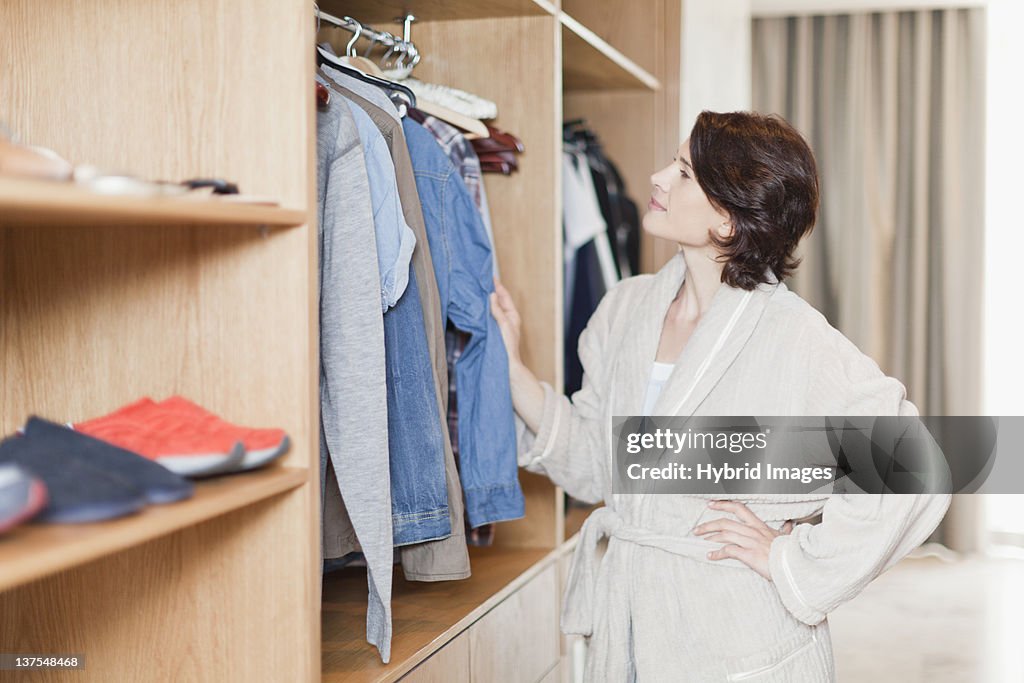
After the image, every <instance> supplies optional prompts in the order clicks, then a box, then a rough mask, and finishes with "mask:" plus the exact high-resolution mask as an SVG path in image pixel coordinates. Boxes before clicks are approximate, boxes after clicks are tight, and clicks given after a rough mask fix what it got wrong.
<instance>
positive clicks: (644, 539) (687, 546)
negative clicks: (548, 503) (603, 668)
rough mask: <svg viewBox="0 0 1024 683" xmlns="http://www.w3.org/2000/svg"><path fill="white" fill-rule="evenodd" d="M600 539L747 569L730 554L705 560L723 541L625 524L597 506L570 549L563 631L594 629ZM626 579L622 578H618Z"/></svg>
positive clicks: (586, 632) (585, 633)
mask: <svg viewBox="0 0 1024 683" xmlns="http://www.w3.org/2000/svg"><path fill="white" fill-rule="evenodd" d="M602 538H616V539H619V540H622V541H629V542H630V543H636V544H637V545H643V546H647V547H649V548H658V549H659V550H664V551H666V552H670V553H673V554H675V555H682V556H684V557H691V558H693V559H695V560H701V561H704V562H713V563H715V564H720V565H726V566H730V567H743V568H746V569H749V567H748V566H747V565H746V564H744V563H743V562H740V561H739V560H736V559H733V558H731V557H729V558H724V559H721V560H710V559H708V556H707V553H708V551H709V550H717V549H718V548H721V547H723V546H724V545H726V544H724V543H718V542H715V541H709V540H706V539H703V538H700V537H698V536H672V535H668V534H661V533H656V532H654V531H651V530H650V529H645V528H643V527H637V526H629V525H627V524H626V523H625V521H623V519H622V517H620V516H619V514H618V512H616V511H615V510H614V509H612V508H609V507H600V508H598V509H596V510H594V511H593V512H592V513H590V516H589V517H588V518H587V520H586V521H585V522H584V523H583V528H582V529H581V530H580V538H579V541H578V542H577V544H576V549H575V550H574V551H573V555H572V564H571V565H570V566H569V577H568V581H567V582H566V590H565V600H564V603H563V605H562V619H561V625H562V631H564V632H565V633H575V634H579V635H583V636H589V635H591V634H592V633H593V631H594V600H595V598H596V595H595V591H596V588H597V573H598V569H599V567H600V564H601V560H599V559H598V556H597V544H598V542H600V540H601V539H602ZM602 559H603V558H602ZM627 578H628V577H623V578H622V579H621V580H627Z"/></svg>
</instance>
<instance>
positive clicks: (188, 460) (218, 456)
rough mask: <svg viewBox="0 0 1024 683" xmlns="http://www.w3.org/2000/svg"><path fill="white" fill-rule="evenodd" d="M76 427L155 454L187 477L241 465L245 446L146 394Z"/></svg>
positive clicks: (148, 455) (149, 455)
mask: <svg viewBox="0 0 1024 683" xmlns="http://www.w3.org/2000/svg"><path fill="white" fill-rule="evenodd" d="M72 427H73V428H74V429H75V430H76V431H79V432H82V433H83V434H88V435H89V436H92V437H95V438H97V439H102V440H103V441H106V442H108V443H111V444H114V445H115V446H118V447H120V448H124V449H126V450H129V451H133V452H135V453H138V454H139V455H141V456H143V457H145V458H149V459H150V460H155V461H156V462H158V463H160V464H161V465H163V466H164V467H166V468H167V469H169V470H171V471H172V472H174V473H175V474H179V475H181V476H183V477H193V478H197V477H206V476H212V475H215V474H223V473H225V472H233V471H236V470H237V467H238V465H239V464H240V463H241V462H242V459H243V458H244V457H245V447H244V446H243V445H242V443H241V441H240V440H239V439H233V438H231V435H228V434H223V433H222V434H206V433H203V432H201V431H199V430H198V429H196V427H195V425H194V424H193V423H192V421H191V420H189V419H187V418H186V417H185V416H183V415H180V414H176V413H172V412H169V411H166V410H163V409H161V407H160V405H159V404H157V403H155V402H154V401H153V400H152V399H149V398H143V399H141V400H139V401H136V402H134V403H130V404H128V405H126V406H124V407H122V408H119V409H118V410H116V411H114V412H113V413H110V414H109V415H104V416H103V417H98V418H94V419H92V420H86V421H84V422H76V423H75V424H73V425H72Z"/></svg>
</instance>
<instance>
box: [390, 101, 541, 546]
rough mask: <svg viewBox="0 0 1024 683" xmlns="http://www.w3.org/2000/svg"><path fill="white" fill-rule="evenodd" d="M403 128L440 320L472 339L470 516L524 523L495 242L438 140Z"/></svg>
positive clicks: (460, 378) (464, 469) (466, 354)
mask: <svg viewBox="0 0 1024 683" xmlns="http://www.w3.org/2000/svg"><path fill="white" fill-rule="evenodd" d="M402 127H403V129H404V131H405V138H406V142H407V144H408V146H409V155H410V156H411V157H412V164H413V171H414V172H415V175H416V188H417V190H418V191H419V196H420V203H421V204H422V207H423V219H424V222H425V223H426V227H427V240H428V241H429V243H430V254H431V257H432V259H433V262H434V273H435V275H436V277H437V286H438V290H439V292H440V295H441V319H442V320H451V322H452V324H454V325H455V326H456V327H457V328H458V329H460V330H462V331H463V332H466V333H468V334H469V335H470V339H469V341H468V342H467V344H466V348H465V350H464V351H463V352H462V355H461V356H460V357H459V360H458V361H457V363H456V366H455V370H456V391H457V393H458V397H459V401H458V412H459V436H458V438H459V464H460V472H459V474H460V475H461V478H462V488H463V495H464V497H465V501H466V515H467V517H468V519H469V524H470V526H472V527H477V526H480V525H482V524H488V523H491V522H500V521H507V520H511V519H518V518H520V517H523V516H524V514H525V501H524V499H523V492H522V489H521V488H520V486H519V476H518V464H517V462H516V432H515V422H514V419H513V412H512V393H511V390H510V388H509V374H508V356H507V354H506V352H505V345H504V342H503V341H502V338H501V331H500V330H499V329H498V324H497V322H496V321H495V320H494V317H493V316H492V315H491V309H490V294H491V292H492V291H494V282H493V277H492V273H493V263H492V254H491V247H490V241H489V239H488V237H487V231H486V229H485V228H484V225H483V221H482V219H481V218H480V213H479V211H478V210H477V208H476V205H475V204H474V203H473V199H472V197H471V196H470V194H469V191H468V190H467V189H466V185H465V183H464V182H463V181H462V178H461V177H460V176H459V173H458V171H457V170H456V169H455V167H454V166H452V164H451V162H450V161H449V159H448V157H447V156H446V155H445V153H444V151H443V150H442V149H441V147H440V146H439V145H438V144H437V141H436V140H435V139H434V136H433V135H431V133H430V132H428V131H427V130H426V129H425V128H423V126H421V125H420V124H418V123H416V122H415V121H412V120H410V119H409V118H408V117H407V118H405V119H404V120H403V121H402Z"/></svg>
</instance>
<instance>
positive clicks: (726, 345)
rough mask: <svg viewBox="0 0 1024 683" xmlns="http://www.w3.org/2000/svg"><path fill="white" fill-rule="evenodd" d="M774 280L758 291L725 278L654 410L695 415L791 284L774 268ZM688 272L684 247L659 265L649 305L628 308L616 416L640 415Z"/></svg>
mask: <svg viewBox="0 0 1024 683" xmlns="http://www.w3.org/2000/svg"><path fill="white" fill-rule="evenodd" d="M767 276H768V278H769V279H770V282H767V283H762V284H760V285H758V286H757V287H756V288H755V289H753V290H744V289H740V288H738V287H731V286H729V285H727V284H725V283H722V284H721V285H720V286H719V288H718V289H717V290H716V291H715V294H714V295H713V297H712V299H711V304H710V305H709V306H708V308H707V310H706V311H704V314H703V316H702V317H701V319H700V321H699V322H698V323H697V326H696V327H695V328H694V331H693V334H692V335H691V336H690V339H689V340H688V341H687V343H686V346H685V348H684V349H683V352H682V354H681V355H680V356H679V358H678V359H677V360H676V363H675V367H674V368H673V369H672V374H671V375H669V378H668V380H667V381H666V382H665V385H664V387H663V388H662V391H661V394H660V396H659V397H658V400H657V401H656V402H655V404H654V408H653V409H652V411H651V414H652V415H680V416H689V415H692V414H693V413H694V411H696V409H697V408H698V407H699V406H700V404H701V403H702V402H703V401H704V399H705V398H707V396H708V394H710V393H711V391H712V390H713V389H714V387H715V385H716V384H718V382H719V380H720V379H721V378H722V375H723V374H725V372H726V370H728V369H729V366H731V365H732V363H733V361H734V360H735V359H736V357H737V356H738V355H739V353H740V351H742V350H743V347H744V346H745V345H746V343H747V341H748V340H749V339H750V335H751V334H752V333H753V331H754V328H755V327H756V326H757V323H758V321H759V320H760V319H761V315H762V314H763V313H764V310H765V307H766V306H767V304H768V302H769V300H770V299H771V297H772V295H774V294H775V292H776V291H777V290H778V289H779V288H780V287H781V288H783V289H785V288H786V286H785V285H784V284H782V283H780V282H778V280H777V279H776V278H775V276H774V275H773V274H772V273H771V272H770V271H768V273H767ZM685 277H686V261H685V259H684V258H683V252H682V251H681V250H680V251H679V253H677V254H676V255H675V256H673V257H672V258H671V259H670V260H669V261H668V263H666V264H665V265H664V266H663V267H662V268H661V270H659V271H658V272H657V273H656V274H655V277H654V280H653V282H652V286H651V288H650V290H649V292H648V296H649V297H650V300H649V301H648V302H645V303H648V304H649V305H643V306H636V307H634V308H633V310H631V311H628V312H627V313H626V315H627V317H628V318H629V320H628V321H627V322H626V325H625V326H624V328H620V329H623V330H624V332H623V338H622V339H621V340H620V343H621V344H622V347H621V348H620V353H619V354H617V355H618V358H617V359H616V367H617V371H616V380H615V382H616V385H617V386H618V389H617V391H616V394H617V396H615V398H614V401H613V403H614V408H613V410H614V414H615V415H639V414H640V413H641V412H642V411H643V403H644V398H645V396H646V393H647V384H648V381H649V379H650V376H651V369H652V367H653V364H654V359H655V356H656V355H657V351H658V343H659V342H660V340H661V332H662V328H663V325H664V321H665V314H666V313H667V312H668V308H669V305H670V304H671V303H672V300H673V299H674V298H675V296H676V294H677V293H678V292H679V288H680V287H681V286H682V284H683V281H684V279H685Z"/></svg>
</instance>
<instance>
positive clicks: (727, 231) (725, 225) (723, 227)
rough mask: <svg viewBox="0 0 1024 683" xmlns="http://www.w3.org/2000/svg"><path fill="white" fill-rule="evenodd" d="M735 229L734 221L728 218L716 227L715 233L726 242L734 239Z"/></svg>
mask: <svg viewBox="0 0 1024 683" xmlns="http://www.w3.org/2000/svg"><path fill="white" fill-rule="evenodd" d="M732 232H733V227H732V221H731V220H730V219H728V218H726V219H725V220H724V221H722V222H721V223H719V224H718V225H716V226H715V233H716V234H717V235H718V237H719V239H722V240H726V239H729V238H730V237H732Z"/></svg>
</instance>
